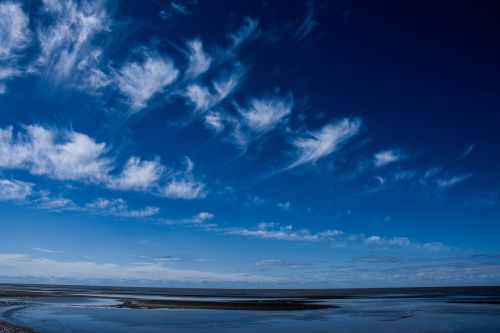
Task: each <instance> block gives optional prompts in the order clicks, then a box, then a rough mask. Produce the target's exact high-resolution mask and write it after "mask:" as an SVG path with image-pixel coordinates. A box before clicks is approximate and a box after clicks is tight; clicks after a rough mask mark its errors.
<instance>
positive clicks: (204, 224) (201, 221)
mask: <svg viewBox="0 0 500 333" xmlns="http://www.w3.org/2000/svg"><path fill="white" fill-rule="evenodd" d="M214 217H215V216H214V214H212V213H209V212H200V213H198V214H196V215H194V216H191V217H189V218H184V219H163V220H162V221H161V223H162V224H169V225H185V226H194V227H197V228H215V227H216V226H217V224H214V223H208V222H210V221H211V220H213V219H214Z"/></svg>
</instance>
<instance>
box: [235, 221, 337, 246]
mask: <svg viewBox="0 0 500 333" xmlns="http://www.w3.org/2000/svg"><path fill="white" fill-rule="evenodd" d="M226 233H228V234H230V235H238V236H244V237H252V238H264V239H277V240H288V241H303V242H318V241H325V240H332V239H335V238H337V237H339V236H340V235H342V231H340V230H324V231H321V232H318V233H312V232H311V231H309V230H308V229H295V228H294V227H293V226H292V225H287V226H281V225H280V224H278V223H260V224H259V225H258V226H257V227H256V228H253V229H247V228H228V229H227V230H226Z"/></svg>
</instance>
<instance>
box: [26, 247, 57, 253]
mask: <svg viewBox="0 0 500 333" xmlns="http://www.w3.org/2000/svg"><path fill="white" fill-rule="evenodd" d="M31 249H32V250H34V251H37V252H43V253H61V252H63V251H56V250H50V249H44V248H41V247H32V248H31Z"/></svg>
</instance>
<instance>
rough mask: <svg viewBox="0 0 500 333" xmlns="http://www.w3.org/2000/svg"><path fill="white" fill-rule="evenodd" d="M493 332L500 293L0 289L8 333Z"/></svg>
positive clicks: (1, 325)
mask: <svg viewBox="0 0 500 333" xmlns="http://www.w3.org/2000/svg"><path fill="white" fill-rule="evenodd" d="M255 331H259V332H261V333H265V332H281V331H286V332H368V331H369V332H407V331H411V332H499V331H500V287H446V288H385V289H183V288H181V289H179V288H172V289H169V288H128V287H96V286H61V285H15V284H0V333H7V332H20V333H22V332H39V333H56V332H57V333H59V332H84V333H87V332H104V333H107V332H109V333H115V332H116V333H117V332H120V333H128V332H151V333H156V332H255Z"/></svg>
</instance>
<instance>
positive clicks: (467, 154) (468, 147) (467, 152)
mask: <svg viewBox="0 0 500 333" xmlns="http://www.w3.org/2000/svg"><path fill="white" fill-rule="evenodd" d="M474 148H476V146H475V145H473V144H470V145H469V146H467V148H466V149H465V151H464V152H463V153H462V154H461V155H460V156H459V157H458V158H457V159H459V160H461V159H462V158H466V157H467V156H469V155H470V154H471V153H472V151H473V150H474Z"/></svg>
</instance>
